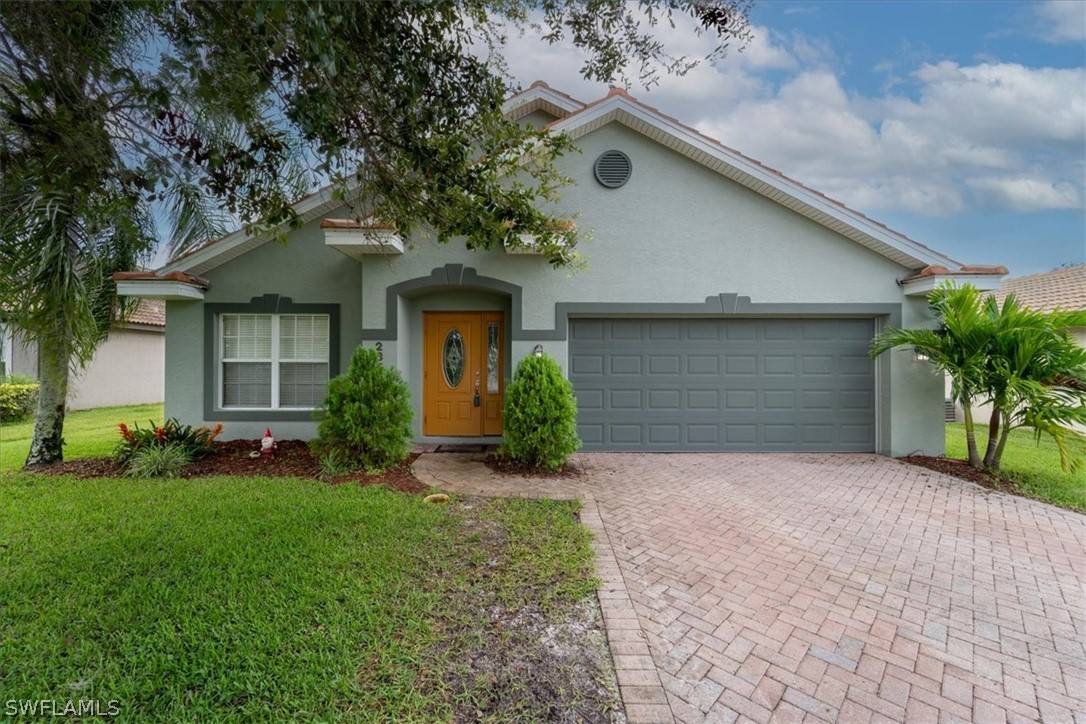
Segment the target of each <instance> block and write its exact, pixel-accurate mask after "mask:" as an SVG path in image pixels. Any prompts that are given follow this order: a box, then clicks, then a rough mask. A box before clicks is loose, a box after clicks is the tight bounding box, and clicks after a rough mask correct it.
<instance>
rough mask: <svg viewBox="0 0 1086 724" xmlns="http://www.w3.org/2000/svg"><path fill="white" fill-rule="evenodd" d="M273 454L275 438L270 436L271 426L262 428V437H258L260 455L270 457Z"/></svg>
mask: <svg viewBox="0 0 1086 724" xmlns="http://www.w3.org/2000/svg"><path fill="white" fill-rule="evenodd" d="M273 454H275V438H273V437H272V434H271V428H270V427H266V428H264V437H262V438H261V439H260V456H261V457H265V458H270V457H271V456H272V455H273Z"/></svg>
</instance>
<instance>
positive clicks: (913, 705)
mask: <svg viewBox="0 0 1086 724" xmlns="http://www.w3.org/2000/svg"><path fill="white" fill-rule="evenodd" d="M576 463H577V464H578V465H580V466H581V467H582V469H583V475H582V476H581V477H579V478H574V479H543V480H539V479H531V480H527V479H522V478H513V477H503V476H496V475H494V474H493V473H491V472H490V471H489V470H487V469H486V468H485V467H484V466H483V465H482V463H481V456H480V455H470V454H428V455H423V456H422V457H420V458H419V459H418V460H417V461H416V463H415V472H416V474H417V475H418V477H419V478H420V479H422V480H423V481H424V482H428V483H430V484H432V485H435V486H438V487H441V488H444V489H446V490H450V491H457V492H464V493H472V494H482V495H522V496H525V497H556V498H572V497H579V498H582V499H584V500H585V501H586V505H585V511H584V515H583V519H584V520H585V523H586V524H587V525H588V526H589V527H590V528H592V529H593V531H594V532H595V533H596V535H597V543H596V551H597V560H598V562H599V566H600V572H601V578H602V580H603V584H602V586H601V589H600V599H601V605H602V607H603V611H604V619H605V622H606V626H607V634H608V638H609V641H610V644H611V648H612V652H613V654H614V658H615V665H616V671H617V673H618V677H619V683H620V686H621V690H622V695H623V700H624V702H625V704H626V708H627V713H628V715H629V718H630V721H632V722H647V721H673V720H678V721H683V722H695V721H722V722H733V721H742V722H748V721H756V722H768V721H781V722H793V721H794V722H800V721H841V722H869V721H872V722H873V721H880V722H885V721H895V722H897V721H909V722H937V721H938V722H952V721H976V722H1003V721H1008V722H1014V721H1044V722H1073V723H1074V724H1086V516H1082V515H1079V514H1076V513H1072V512H1069V511H1064V510H1061V509H1058V508H1055V507H1053V506H1049V505H1045V504H1042V503H1037V502H1034V501H1030V500H1026V499H1023V498H1018V497H1014V496H1010V495H1005V494H1001V493H991V492H988V491H986V490H984V489H982V488H979V487H977V486H975V485H972V484H970V483H966V482H963V481H959V480H957V479H955V478H951V477H947V476H944V475H941V474H938V473H934V472H929V471H927V470H924V469H921V468H917V467H914V466H911V465H907V464H904V463H901V462H898V461H895V460H892V459H889V458H885V457H879V456H875V455H806V454H787V455H776V454H774V455H765V454H763V455H754V454H751V455H747V454H682V455H648V454H599V453H597V454H582V455H579V456H577V458H576Z"/></svg>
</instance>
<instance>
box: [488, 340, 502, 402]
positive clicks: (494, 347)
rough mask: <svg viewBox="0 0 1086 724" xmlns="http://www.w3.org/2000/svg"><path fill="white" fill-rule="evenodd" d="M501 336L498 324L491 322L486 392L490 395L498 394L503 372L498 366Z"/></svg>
mask: <svg viewBox="0 0 1086 724" xmlns="http://www.w3.org/2000/svg"><path fill="white" fill-rule="evenodd" d="M500 344H501V335H500V332H499V329H498V323H497V322H490V323H489V324H487V326H486V391H487V393H488V394H491V395H496V394H498V380H499V375H500V374H501V371H500V370H499V369H498V364H499V362H500V361H501V355H500V353H499V347H500Z"/></svg>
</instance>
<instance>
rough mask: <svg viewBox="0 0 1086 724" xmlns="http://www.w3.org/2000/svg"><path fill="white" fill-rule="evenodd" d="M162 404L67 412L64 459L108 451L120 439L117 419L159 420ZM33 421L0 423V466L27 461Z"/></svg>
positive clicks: (10, 466)
mask: <svg viewBox="0 0 1086 724" xmlns="http://www.w3.org/2000/svg"><path fill="white" fill-rule="evenodd" d="M162 414H163V413H162V405H161V404H156V405H134V406H130V407H100V408H98V409H96V410H81V411H79V412H69V413H68V414H67V416H66V417H65V418H64V441H65V445H64V459H65V460H74V459H76V458H87V457H97V456H101V455H109V454H110V453H112V452H113V448H114V447H116V445H117V441H118V440H119V439H120V438H119V437H118V435H117V423H119V422H127V423H128V424H129V425H131V424H132V423H134V422H138V423H139V424H140V426H141V427H145V426H146V425H147V421H148V420H154V421H155V422H162ZM33 431H34V421H33V420H28V421H26V422H17V423H12V424H8V425H4V426H2V427H0V470H15V469H17V468H21V467H22V466H23V463H25V462H26V454H27V453H28V452H29V451H30V437H31V434H32V433H33Z"/></svg>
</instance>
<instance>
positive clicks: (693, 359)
mask: <svg viewBox="0 0 1086 724" xmlns="http://www.w3.org/2000/svg"><path fill="white" fill-rule="evenodd" d="M686 374H688V375H714V376H715V375H719V374H720V356H719V355H715V354H696V353H692V354H688V355H687V356H686Z"/></svg>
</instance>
